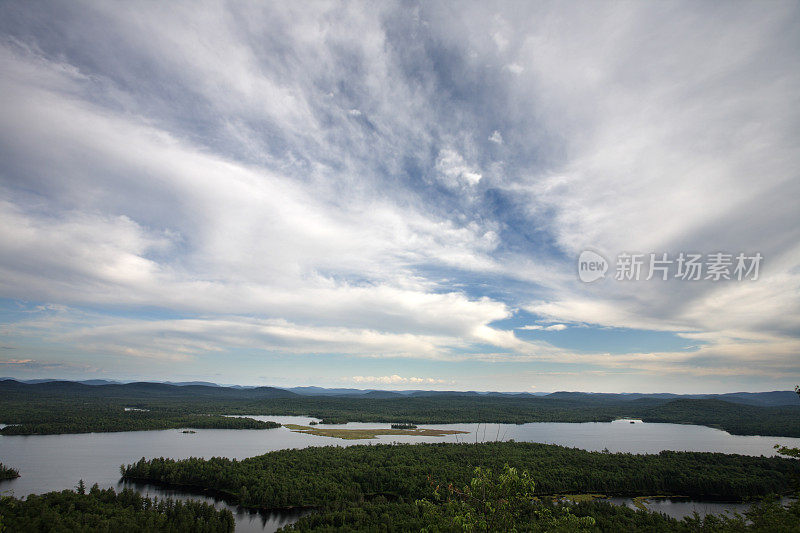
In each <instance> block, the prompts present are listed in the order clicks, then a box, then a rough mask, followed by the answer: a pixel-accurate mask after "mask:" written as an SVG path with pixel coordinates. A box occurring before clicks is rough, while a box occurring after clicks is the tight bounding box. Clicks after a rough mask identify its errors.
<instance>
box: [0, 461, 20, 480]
mask: <svg viewBox="0 0 800 533" xmlns="http://www.w3.org/2000/svg"><path fill="white" fill-rule="evenodd" d="M18 477H19V470H17V469H16V468H11V467H10V466H6V465H4V464H3V463H0V479H16V478H18Z"/></svg>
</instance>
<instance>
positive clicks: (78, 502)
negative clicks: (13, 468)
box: [0, 482, 234, 533]
mask: <svg viewBox="0 0 800 533" xmlns="http://www.w3.org/2000/svg"><path fill="white" fill-rule="evenodd" d="M233 529H234V520H233V514H231V512H230V511H228V510H222V511H218V510H216V509H215V508H214V506H213V505H210V504H207V503H200V502H195V501H188V502H181V501H173V500H158V499H155V500H152V499H150V498H144V497H142V496H141V495H140V494H139V493H138V492H136V491H133V490H131V489H123V490H122V491H121V492H119V493H116V492H115V491H114V489H111V488H109V489H100V488H98V486H97V485H94V486H92V488H91V489H90V490H89V491H88V492H86V490H85V489H84V487H83V483H82V482H81V484H80V485H79V488H78V489H77V490H74V491H70V490H65V491H62V492H48V493H47V494H42V495H35V494H32V495H30V496H28V497H27V498H26V499H17V498H13V497H10V496H2V497H0V531H6V530H7V531H9V532H11V531H43V532H44V531H53V532H61V531H98V532H99V531H103V532H112V531H152V532H157V531H164V532H167V531H169V532H186V533H193V532H201V533H228V532H230V531H233Z"/></svg>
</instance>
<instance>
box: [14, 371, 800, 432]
mask: <svg viewBox="0 0 800 533" xmlns="http://www.w3.org/2000/svg"><path fill="white" fill-rule="evenodd" d="M225 391H228V392H225ZM248 391H255V392H247V391H241V390H238V389H226V388H224V387H206V386H186V387H177V386H170V385H163V384H153V383H143V384H130V385H103V386H91V385H81V384H77V383H63V382H57V383H54V384H53V383H44V384H40V385H26V384H21V383H18V382H14V381H2V382H0V406H2V409H1V410H0V413H1V414H0V417H2V420H0V422H2V423H5V424H21V425H22V427H20V428H18V429H6V430H5V434H11V433H13V432H23V433H24V432H28V433H48V432H50V433H64V432H87V431H124V430H133V429H162V428H167V427H186V424H182V423H181V422H180V421H179V420H178V419H179V418H180V417H184V416H187V415H200V414H213V415H222V414H240V415H300V416H313V417H315V418H320V419H323V420H324V421H325V422H326V423H344V422H348V421H350V422H389V423H412V424H417V425H418V424H433V423H459V422H464V423H472V422H500V423H511V424H522V423H526V422H609V421H611V420H614V419H616V418H621V417H633V418H641V419H643V420H644V421H646V422H670V423H682V424H701V425H706V426H711V427H716V428H720V429H724V430H726V431H729V432H731V433H734V434H742V435H774V436H788V437H800V405H798V406H782V407H769V406H768V407H763V406H756V405H746V404H742V403H731V402H727V401H722V400H719V399H672V398H654V397H647V398H638V399H633V400H631V399H626V398H625V397H621V396H613V395H611V396H594V395H572V394H565V395H553V397H534V396H501V395H485V396H477V395H474V394H472V395H470V394H457V393H451V394H438V395H432V396H419V397H403V398H386V399H383V398H359V397H330V396H312V397H309V396H298V395H294V394H292V393H289V392H287V391H283V393H286V395H288V396H285V395H284V394H283V393H282V392H281V391H280V390H279V389H271V388H266V387H264V388H260V389H248ZM799 403H800V402H799ZM123 407H135V408H140V409H148V410H149V412H148V413H144V414H142V412H136V411H129V412H123V411H122V409H123ZM200 422H204V423H205V424H207V425H203V426H191V427H227V428H241V427H263V426H257V425H255V424H253V423H252V422H250V424H253V425H251V426H240V425H238V424H242V422H233V421H230V420H229V421H223V420H221V419H195V423H200ZM212 423H213V424H215V425H213V426H210V425H208V424H212ZM218 424H220V425H218ZM34 426H36V427H37V429H36V430H35V431H31V429H32V428H33V427H34Z"/></svg>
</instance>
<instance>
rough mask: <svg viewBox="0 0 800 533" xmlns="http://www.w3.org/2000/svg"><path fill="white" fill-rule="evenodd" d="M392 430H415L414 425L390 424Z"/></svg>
mask: <svg viewBox="0 0 800 533" xmlns="http://www.w3.org/2000/svg"><path fill="white" fill-rule="evenodd" d="M392 429H417V426H415V425H414V424H392Z"/></svg>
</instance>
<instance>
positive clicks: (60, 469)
mask: <svg viewBox="0 0 800 533" xmlns="http://www.w3.org/2000/svg"><path fill="white" fill-rule="evenodd" d="M253 418H257V419H261V420H274V421H276V422H280V423H283V424H287V423H288V424H292V423H294V424H303V425H306V424H308V422H310V421H311V420H312V419H311V418H308V417H297V416H254V417H253ZM318 427H335V428H383V427H385V428H388V427H389V424H372V423H356V422H351V423H349V424H345V425H336V426H325V425H320V426H318ZM422 427H426V428H427V427H430V428H442V429H457V430H462V431H468V432H469V433H467V434H463V435H448V436H445V437H415V436H410V435H391V436H383V437H379V438H376V439H368V440H357V441H345V440H341V439H333V438H330V437H319V436H315V435H307V434H304V433H293V432H291V431H289V430H288V429H286V428H277V429H269V430H227V429H200V430H197V433H193V434H185V433H181V431H180V430H164V431H137V432H120V433H88V434H79V435H34V436H0V462H2V463H5V464H6V465H9V466H13V467H14V468H17V469H18V470H19V471H20V474H21V477H20V478H18V479H15V480H10V481H2V482H0V491H13V493H14V495H15V496H18V497H21V496H25V495H27V494H30V493H42V492H48V491H52V490H63V489H69V488H73V487H74V486H75V485H76V484H77V482H78V480H79V479H83V480H84V481H85V482H86V484H87V485H92V484H93V483H98V484H99V485H100V486H102V487H116V488H118V489H119V488H122V487H123V486H124V485H123V484H122V483H120V481H119V476H120V473H119V466H120V465H121V464H123V463H125V464H127V463H132V462H134V461H137V460H138V459H139V458H141V457H146V458H151V457H172V458H175V459H182V458H187V457H204V458H209V457H214V456H217V457H229V458H237V459H243V458H246V457H252V456H254V455H259V454H263V453H266V452H268V451H272V450H280V449H286V448H305V447H308V446H331V445H334V446H352V445H357V444H366V443H369V442H372V443H392V442H404V443H405V442H408V443H415V442H475V441H478V442H483V441H493V440H509V439H514V440H516V441H527V442H543V443H551V444H560V445H563V446H570V447H577V448H583V449H587V450H603V449H608V450H609V451H612V452H632V453H656V452H659V451H661V450H687V451H712V452H713V451H717V452H724V453H739V454H744V455H774V451H775V450H773V446H774V445H775V444H782V445H787V446H794V447H800V439H796V438H785V437H758V436H737V435H730V434H728V433H726V432H724V431H720V430H716V429H711V428H707V427H703V426H688V425H675V424H643V423H641V422H638V421H637V422H636V423H633V424H631V423H630V421H627V420H619V421H615V422H611V423H585V424H566V423H565V424H559V423H538V424H523V425H509V424H480V425H478V424H439V425H435V424H430V425H424V426H422ZM135 488H136V489H137V490H139V491H140V492H142V493H149V494H150V495H151V496H158V497H165V496H171V497H192V498H195V499H197V498H198V496H196V495H187V494H185V493H181V492H176V491H170V490H164V489H160V488H157V487H153V486H148V485H136V486H135ZM201 499H202V498H201ZM206 500H207V501H209V502H213V501H214V500H213V499H211V498H207V499H206ZM216 505H217V506H218V507H227V506H226V505H225V504H224V503H223V502H216ZM716 506H723V507H719V508H717V507H716ZM650 507H651V509H653V510H658V511H662V512H667V513H668V514H670V515H673V516H685V515H689V514H691V513H692V511H693V510H695V509H697V510H698V511H699V512H701V513H704V512H705V511H704V509H705V510H710V511H709V512H718V511H721V510H723V509H736V510H740V511H741V510H743V509H742V508H740V507H736V506H735V504H714V503H702V502H687V501H685V500H684V501H676V502H674V503H673V502H670V501H667V500H658V501H657V500H653V501H652V502H651V504H650ZM227 508H230V509H231V510H232V511H233V512H234V516H235V517H236V525H237V531H268V532H269V531H275V530H276V529H277V528H279V527H281V526H283V525H285V524H286V523H289V522H292V521H294V520H295V519H296V518H297V515H296V514H295V515H292V514H272V515H263V514H259V513H249V512H246V511H239V510H237V509H236V508H232V507H227Z"/></svg>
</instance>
